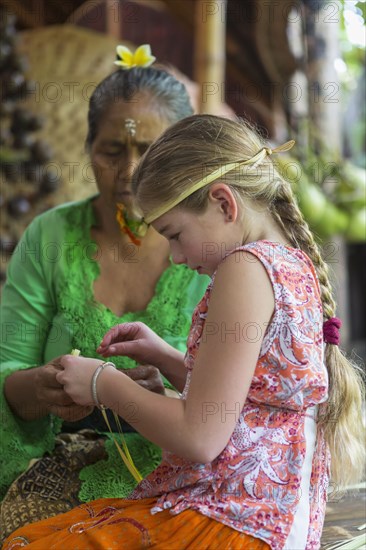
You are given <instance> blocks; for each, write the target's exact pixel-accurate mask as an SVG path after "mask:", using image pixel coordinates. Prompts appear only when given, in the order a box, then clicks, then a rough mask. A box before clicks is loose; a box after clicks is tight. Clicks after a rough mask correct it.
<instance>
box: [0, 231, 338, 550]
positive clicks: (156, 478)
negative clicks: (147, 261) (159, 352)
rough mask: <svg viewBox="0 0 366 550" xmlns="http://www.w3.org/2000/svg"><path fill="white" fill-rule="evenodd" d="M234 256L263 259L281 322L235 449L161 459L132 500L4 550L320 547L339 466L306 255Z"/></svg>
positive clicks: (104, 504) (40, 529)
mask: <svg viewBox="0 0 366 550" xmlns="http://www.w3.org/2000/svg"><path fill="white" fill-rule="evenodd" d="M231 253H236V254H243V255H244V258H245V259H246V260H247V261H253V255H254V256H256V257H257V258H259V260H260V261H261V262H262V264H263V266H264V267H265V269H266V271H267V273H268V276H269V278H270V280H271V282H272V286H273V290H274V295H275V312H274V315H273V317H272V320H271V322H270V324H269V326H268V327H265V335H264V339H263V341H262V346H261V351H260V356H259V359H258V363H257V366H256V369H255V373H254V376H253V380H252V383H251V386H250V389H249V393H248V396H247V399H246V402H245V404H244V407H243V409H242V411H235V412H237V414H238V421H237V424H236V427H235V429H234V432H233V434H232V436H231V438H230V440H229V442H228V444H227V446H226V448H225V449H224V450H223V451H222V453H221V454H220V455H219V456H218V457H217V458H216V459H215V460H214V461H213V462H212V463H209V464H198V463H192V462H189V461H187V460H184V459H182V458H179V457H178V456H176V455H174V454H172V453H170V452H164V453H163V460H162V463H161V464H160V466H158V468H156V469H155V470H154V471H153V472H152V473H151V474H150V475H149V476H148V477H146V478H145V479H144V480H143V481H142V482H141V483H140V484H139V485H138V486H137V488H136V489H135V490H134V491H133V493H132V494H131V495H130V499H129V500H121V499H100V500H97V501H94V502H91V503H89V504H84V505H82V506H79V507H78V508H75V509H74V510H72V511H70V512H68V513H66V514H62V515H60V516H57V517H55V518H50V519H48V520H45V521H42V522H38V523H35V524H32V525H30V526H27V527H24V528H21V529H19V530H18V531H16V532H15V533H14V534H13V535H12V536H11V537H9V538H8V540H7V542H6V543H5V546H4V550H15V549H18V548H22V547H24V546H28V545H29V546H30V548H35V549H37V550H39V549H47V550H51V549H56V548H57V549H61V548H75V549H76V548H80V549H81V548H82V549H83V550H85V549H89V548H90V549H91V548H97V547H98V548H105V549H109V548H114V547H115V548H118V549H122V548H126V549H130V548H134V549H135V548H136V549H137V548H148V547H149V548H160V549H161V550H167V549H169V548H172V549H173V548H174V549H175V548H181V549H186V548H187V549H188V548H191V549H192V550H193V549H196V548H200V549H202V550H203V549H207V550H208V549H214V548H217V549H220V550H221V549H227V550H229V549H233V548H235V550H236V549H238V550H239V549H242V550H243V549H247V550H268V549H269V548H271V549H272V550H284V549H288V550H294V548H296V550H301V549H304V550H305V549H306V550H316V549H318V548H319V547H320V535H321V531H322V526H323V521H324V513H325V503H326V490H327V485H328V480H329V461H330V457H329V451H328V448H327V446H326V444H325V441H324V437H323V433H322V431H321V430H320V429H319V428H318V429H317V426H316V417H317V414H318V413H319V412H321V410H322V407H324V405H322V404H324V403H325V402H326V400H327V396H328V378H327V371H326V369H325V366H324V363H323V333H322V326H323V315H322V307H321V301H320V290H319V284H318V281H317V277H316V274H315V270H314V267H313V265H312V263H311V261H310V260H309V259H308V258H307V256H306V255H305V254H304V253H303V252H301V251H300V250H297V249H293V248H290V247H285V246H282V245H279V244H276V243H270V242H267V241H258V242H255V243H251V244H249V245H246V246H243V247H240V248H239V249H236V250H235V251H233V252H231ZM213 284H214V277H213V280H212V282H211V283H210V285H209V286H208V288H207V291H206V293H205V295H204V297H203V299H202V300H201V302H200V303H199V304H198V306H197V308H196V309H195V312H194V314H193V320H192V327H191V331H190V335H189V338H188V346H187V353H186V356H185V364H186V367H187V369H188V373H187V381H186V386H185V389H184V392H183V395H182V398H183V399H186V398H187V395H188V392H189V385H190V380H191V373H192V369H193V368H194V361H195V357H196V354H197V351H198V348H199V345H200V341H201V339H202V337H203V330H204V325H205V319H206V315H207V310H208V307H209V301H210V294H211V289H212V285H213ZM253 328H254V329H256V330H252V329H253ZM260 329H261V327H258V326H254V327H240V334H239V337H245V338H248V339H249V340H250V338H259V337H260V332H259V330H260ZM232 413H233V411H226V410H224V409H223V410H222V414H232ZM208 414H209V411H208Z"/></svg>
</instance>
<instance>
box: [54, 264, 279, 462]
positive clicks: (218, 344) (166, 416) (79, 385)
mask: <svg viewBox="0 0 366 550" xmlns="http://www.w3.org/2000/svg"><path fill="white" fill-rule="evenodd" d="M239 254H240V253H239ZM240 258H241V260H242V261H238V255H236V254H235V255H231V256H229V257H228V258H227V259H226V260H225V261H224V262H222V264H221V265H220V266H219V269H218V271H217V274H216V278H215V284H214V288H213V290H212V293H211V297H210V305H209V311H208V315H207V319H206V325H205V332H204V337H202V341H201V345H200V349H199V352H198V355H197V357H196V361H195V365H194V369H193V372H192V379H191V384H190V388H189V392H188V395H187V400H186V401H182V400H177V399H170V398H167V397H164V396H161V395H157V394H149V393H148V392H147V391H146V390H144V389H143V388H141V387H138V386H137V385H136V384H135V383H134V382H133V381H132V380H130V379H128V378H127V377H126V376H125V375H123V374H122V373H119V372H117V371H116V370H115V369H112V368H105V369H104V370H103V371H102V372H101V374H100V375H99V377H98V383H97V392H98V397H99V400H100V402H101V403H103V404H104V405H105V406H107V407H110V408H113V409H114V410H116V412H118V414H119V415H120V416H122V417H123V418H125V419H126V420H127V421H128V422H129V423H130V424H131V425H133V426H134V427H135V428H136V429H137V430H138V431H139V432H140V433H141V434H142V435H143V436H144V437H146V438H147V439H150V440H151V441H153V442H154V443H156V444H157V445H159V446H160V447H162V448H164V449H167V450H169V451H172V452H174V453H175V454H178V455H179V456H182V457H185V458H187V459H189V460H192V461H195V462H202V463H205V462H210V461H212V460H213V459H214V458H216V456H218V455H219V454H220V452H221V451H222V450H223V449H224V447H225V445H226V444H227V442H228V440H229V438H230V436H231V434H232V432H233V430H234V427H235V424H236V422H237V421H238V418H239V415H240V412H241V410H242V408H243V405H244V402H245V399H246V396H247V393H248V390H249V387H250V384H251V381H252V377H253V374H254V370H255V367H256V364H257V360H258V357H259V352H260V346H261V343H262V340H263V336H264V332H265V328H266V326H267V325H268V322H269V321H270V319H271V316H272V314H273V311H274V295H273V289H272V286H271V283H270V280H269V278H268V276H267V274H266V272H265V269H264V267H263V266H262V264H261V263H260V261H259V260H257V259H256V258H255V257H254V256H253V261H250V262H249V261H246V260H245V258H244V255H241V256H240ZM251 328H252V329H253V330H254V331H255V335H254V336H255V337H253V336H252V334H251ZM79 361H82V362H83V365H82V368H81V364H76V363H75V359H74V358H72V357H71V356H67V357H65V359H64V360H63V362H62V363H63V366H64V367H65V371H64V372H62V373H60V374H59V375H57V378H58V380H59V381H60V382H62V383H63V384H65V389H66V391H67V392H68V393H69V394H70V395H71V397H72V398H73V399H74V400H75V401H76V402H79V403H80V404H86V403H90V402H91V399H92V396H91V379H92V376H93V373H94V372H95V368H96V366H97V364H98V363H97V362H95V360H88V359H80V360H79Z"/></svg>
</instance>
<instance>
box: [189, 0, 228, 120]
mask: <svg viewBox="0 0 366 550" xmlns="http://www.w3.org/2000/svg"><path fill="white" fill-rule="evenodd" d="M226 3H227V0H197V2H196V12H195V52H194V79H195V80H196V82H198V85H199V102H198V104H199V112H200V113H212V114H215V113H217V112H218V108H219V107H220V105H221V103H223V102H224V101H225V59H226V55H225V54H226Z"/></svg>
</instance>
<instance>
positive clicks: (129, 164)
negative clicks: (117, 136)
mask: <svg viewBox="0 0 366 550" xmlns="http://www.w3.org/2000/svg"><path fill="white" fill-rule="evenodd" d="M139 160H140V155H139V152H138V150H137V148H136V147H133V146H130V147H128V148H127V153H126V156H125V158H124V160H123V162H121V163H120V164H119V167H118V168H119V175H123V178H126V179H128V180H130V179H131V176H132V174H133V171H134V170H135V168H136V166H137V164H138V162H139Z"/></svg>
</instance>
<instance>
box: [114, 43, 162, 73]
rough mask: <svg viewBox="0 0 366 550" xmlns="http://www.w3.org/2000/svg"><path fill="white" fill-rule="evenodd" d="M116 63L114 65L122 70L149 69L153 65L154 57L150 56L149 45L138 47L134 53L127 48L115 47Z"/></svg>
mask: <svg viewBox="0 0 366 550" xmlns="http://www.w3.org/2000/svg"><path fill="white" fill-rule="evenodd" d="M116 50H117V61H115V62H114V64H115V65H118V66H119V67H122V69H132V67H149V65H151V64H152V63H154V61H155V59H156V57H154V56H153V55H151V48H150V44H143V45H142V46H139V47H138V48H137V50H135V52H134V53H132V52H131V50H130V49H129V48H127V46H117V48H116Z"/></svg>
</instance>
